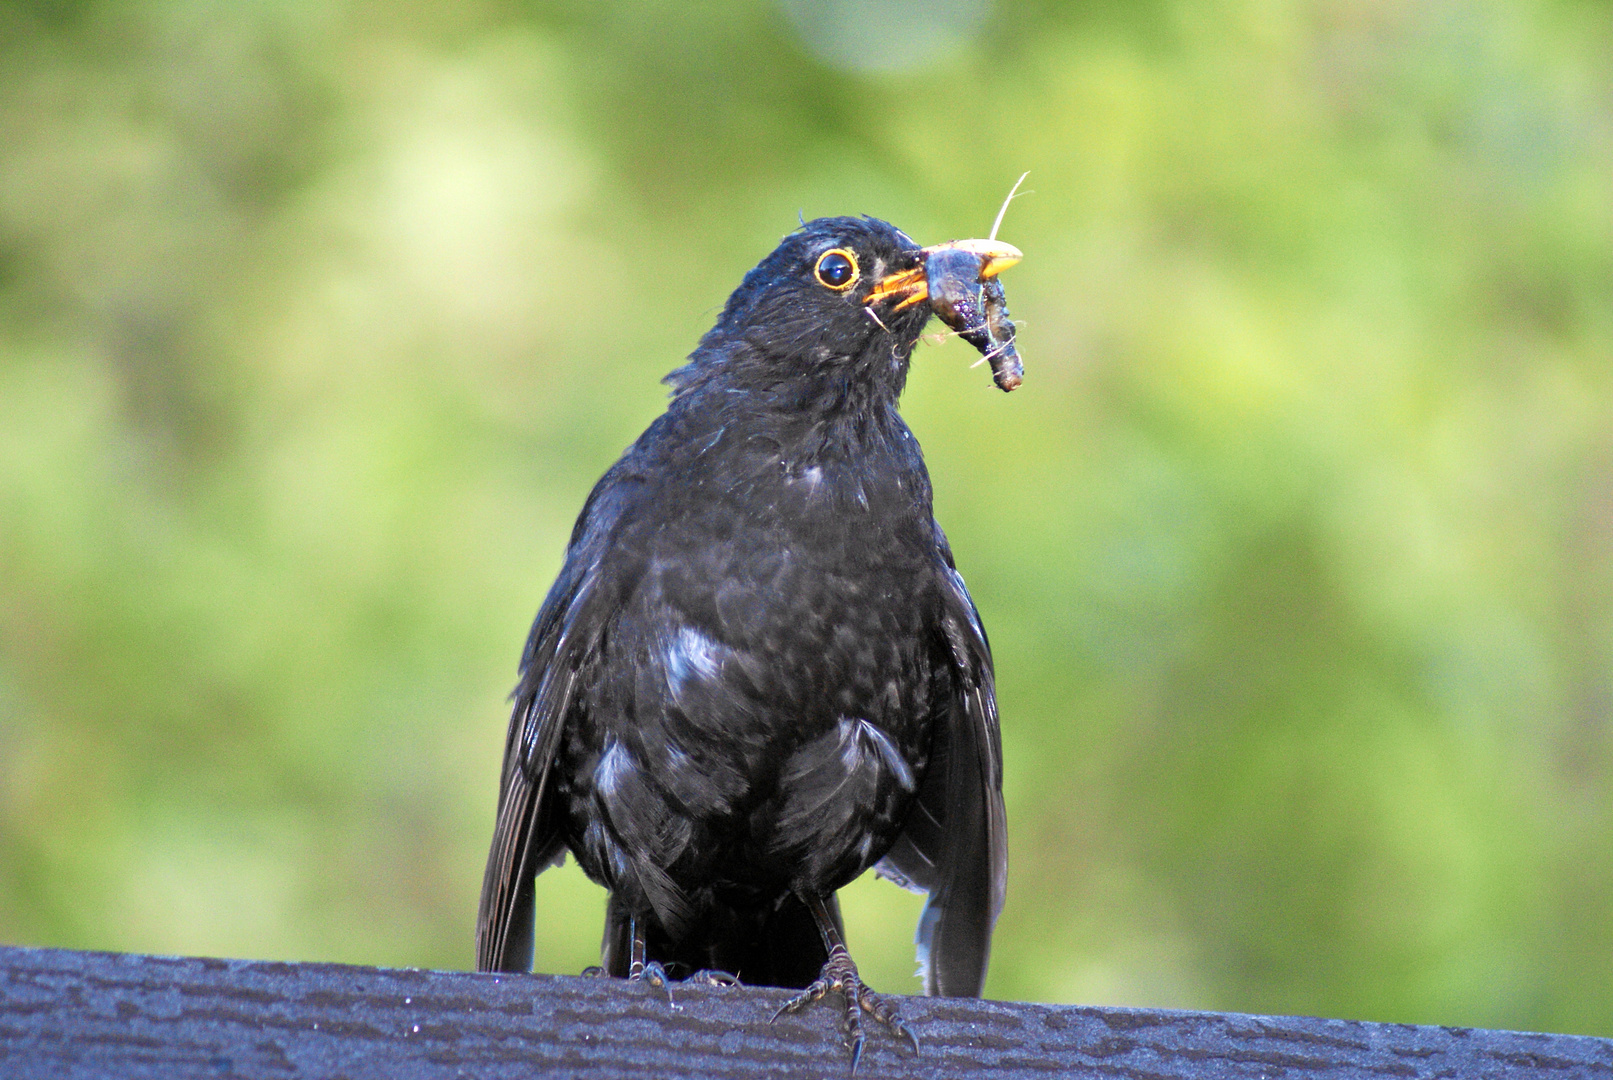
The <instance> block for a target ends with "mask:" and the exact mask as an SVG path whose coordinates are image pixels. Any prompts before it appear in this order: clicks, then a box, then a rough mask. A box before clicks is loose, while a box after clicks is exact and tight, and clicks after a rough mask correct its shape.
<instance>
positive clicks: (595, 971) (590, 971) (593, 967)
mask: <svg viewBox="0 0 1613 1080" xmlns="http://www.w3.org/2000/svg"><path fill="white" fill-rule="evenodd" d="M604 977H605V969H604V968H602V967H600V966H599V965H598V964H589V965H588V966H587V967H585V968H583V969H582V978H584V979H603V978H604Z"/></svg>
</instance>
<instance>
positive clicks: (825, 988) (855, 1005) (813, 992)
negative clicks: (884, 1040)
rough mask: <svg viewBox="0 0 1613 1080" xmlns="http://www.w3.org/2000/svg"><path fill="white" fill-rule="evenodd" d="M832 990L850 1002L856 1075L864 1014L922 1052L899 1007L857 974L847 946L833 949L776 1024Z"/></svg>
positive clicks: (849, 1040) (849, 1034)
mask: <svg viewBox="0 0 1613 1080" xmlns="http://www.w3.org/2000/svg"><path fill="white" fill-rule="evenodd" d="M831 991H832V992H834V993H837V994H839V995H840V996H841V997H842V998H844V999H845V1002H846V1044H847V1045H848V1046H850V1047H851V1071H852V1072H856V1071H857V1062H858V1061H859V1060H861V1059H862V1053H863V1042H864V1036H863V1025H862V1014H863V1013H868V1014H870V1015H871V1016H873V1018H874V1019H875V1020H878V1021H879V1022H880V1023H881V1024H883V1025H884V1026H885V1028H886V1029H887V1030H888V1031H890V1033H891V1034H892V1035H896V1036H898V1037H901V1038H905V1039H907V1040H908V1041H909V1042H911V1043H912V1044H913V1052H914V1053H915V1054H916V1053H918V1051H919V1037H918V1035H916V1034H915V1033H914V1032H913V1029H912V1028H910V1027H908V1026H907V1025H906V1024H905V1023H903V1022H902V1017H901V1014H900V1013H898V1012H897V1011H896V1006H895V1005H892V1004H891V1003H890V1002H888V1001H885V1000H883V999H882V998H881V997H880V996H879V995H878V994H876V993H874V992H873V991H872V990H870V989H868V987H867V985H866V984H865V983H864V982H863V981H862V976H860V975H858V974H857V965H856V964H854V963H853V962H852V960H851V954H850V953H848V952H847V951H846V947H845V946H844V945H836V946H835V947H834V948H833V949H831V950H829V959H828V960H827V961H825V963H824V965H823V970H822V971H821V972H819V973H818V977H817V979H816V980H815V981H814V982H813V983H812V985H811V986H808V987H807V988H806V989H805V990H803V991H801V992H800V993H799V994H797V995H795V997H793V998H791V999H790V1000H789V1001H786V1002H785V1003H784V1005H783V1006H782V1007H781V1008H780V1009H779V1011H778V1012H776V1013H774V1014H773V1019H774V1020H775V1021H776V1020H777V1019H778V1018H779V1017H781V1016H783V1015H784V1014H785V1013H794V1012H800V1011H801V1010H802V1009H804V1008H806V1007H807V1006H808V1005H810V1004H812V1003H813V1002H814V1001H818V1000H820V999H821V998H822V997H823V996H824V995H825V994H828V993H830V992H831Z"/></svg>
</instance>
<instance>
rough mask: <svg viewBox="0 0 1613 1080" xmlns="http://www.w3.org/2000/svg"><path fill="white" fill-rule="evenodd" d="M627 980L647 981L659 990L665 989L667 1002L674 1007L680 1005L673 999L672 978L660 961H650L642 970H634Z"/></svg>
mask: <svg viewBox="0 0 1613 1080" xmlns="http://www.w3.org/2000/svg"><path fill="white" fill-rule="evenodd" d="M627 981H628V982H645V983H648V984H650V985H651V986H653V987H655V988H656V989H657V990H664V991H666V1003H667V1004H668V1005H670V1006H672V1007H673V1008H674V1009H676V1008H678V1007H679V1006H678V1003H677V1002H676V1001H673V1000H672V980H671V979H669V978H667V974H666V968H664V967H662V966H661V964H660V961H658V960H651V961H648V962H647V963H646V964H645V965H644V967H643V969H642V970H638V971H634V972H633V973H632V974H631V975H629V976H628V977H627Z"/></svg>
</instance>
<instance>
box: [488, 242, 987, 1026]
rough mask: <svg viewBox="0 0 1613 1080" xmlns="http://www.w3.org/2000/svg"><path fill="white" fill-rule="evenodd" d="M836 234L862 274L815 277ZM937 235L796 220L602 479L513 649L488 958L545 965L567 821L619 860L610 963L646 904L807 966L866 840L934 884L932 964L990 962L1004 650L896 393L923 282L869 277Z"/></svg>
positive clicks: (786, 968) (592, 863) (493, 963)
mask: <svg viewBox="0 0 1613 1080" xmlns="http://www.w3.org/2000/svg"><path fill="white" fill-rule="evenodd" d="M830 251H839V252H846V253H849V256H850V257H851V260H852V261H853V263H854V266H855V278H854V280H853V282H852V283H851V284H850V285H849V286H844V287H831V286H830V285H827V284H825V283H824V282H823V281H822V280H820V278H819V276H818V275H819V261H820V260H821V259H823V258H824V257H825V253H826V252H830ZM839 258H840V256H839V255H836V256H834V259H836V260H838V259H839ZM923 259H924V253H923V251H922V250H921V249H920V248H919V247H918V245H916V244H915V243H914V242H913V241H912V240H910V239H909V238H908V237H907V236H905V235H904V234H903V233H901V232H900V231H899V230H897V229H895V228H893V227H892V226H890V225H888V224H886V223H884V222H881V221H876V220H873V219H869V218H831V219H820V220H817V221H813V222H811V223H810V224H807V225H805V226H804V227H803V228H802V229H801V230H799V231H798V232H795V233H792V234H790V235H789V236H787V237H786V238H785V239H784V241H783V242H782V243H781V244H780V245H779V247H778V248H777V250H775V251H774V252H773V253H772V254H771V255H769V256H768V257H767V258H766V259H764V260H763V261H762V263H761V264H760V265H759V266H757V267H756V268H755V269H754V270H752V271H751V272H750V273H749V274H747V275H746V277H745V280H744V282H743V283H742V284H741V285H740V287H739V288H738V289H737V290H736V291H735V292H734V294H733V296H732V297H731V298H730V299H729V301H728V303H727V305H726V306H725V307H724V309H723V312H722V314H721V316H720V317H719V318H718V320H717V324H716V325H715V326H714V327H713V328H712V329H711V331H710V332H709V333H707V334H706V335H705V337H704V338H703V339H702V340H701V342H700V346H699V348H698V349H697V350H696V351H695V352H694V354H693V355H692V356H691V357H690V359H689V362H688V363H687V364H686V365H685V366H684V367H682V368H680V369H678V370H677V371H675V372H673V373H672V374H671V375H670V376H668V382H669V383H670V384H671V386H672V388H673V396H672V400H671V403H670V404H669V405H668V408H667V411H666V412H665V413H664V414H663V415H662V416H661V417H659V418H658V419H657V420H656V421H655V422H654V423H652V424H651V425H650V427H649V428H648V429H647V430H646V431H645V432H644V434H643V435H642V436H641V437H640V438H639V439H638V441H637V442H636V443H634V445H633V446H632V447H630V448H629V449H628V451H627V452H626V453H625V454H624V455H623V456H622V458H621V460H620V461H618V462H617V463H616V464H615V465H614V466H613V467H612V468H611V469H610V470H609V471H608V472H607V473H606V474H605V476H604V477H603V478H602V479H601V480H600V481H599V483H598V485H597V486H596V487H595V488H594V490H593V492H592V494H591V495H590V496H589V497H588V500H587V502H586V504H585V505H584V507H583V510H582V513H581V515H580V517H579V518H578V520H577V525H576V528H575V530H574V531H573V533H572V537H571V542H570V545H569V547H568V548H567V551H566V558H565V563H564V565H563V567H562V569H561V571H560V574H559V577H558V578H557V580H556V581H555V583H554V585H553V587H552V588H551V589H550V591H549V595H548V598H547V599H546V600H545V601H544V604H543V607H542V610H541V611H540V612H539V613H538V617H537V620H536V622H535V623H534V625H533V628H532V633H531V637H530V639H529V640H528V642H527V647H526V651H525V654H524V655H523V657H522V662H521V680H520V683H519V685H518V687H517V689H516V692H515V708H514V713H513V715H512V717H511V721H510V728H509V734H508V738H507V742H506V746H505V756H504V770H503V778H502V784H501V788H500V795H499V812H498V821H497V826H496V829H495V832H494V837H493V845H492V851H491V853H490V855H489V859H488V866H487V874H486V878H485V880H484V883H483V889H482V905H481V911H480V915H479V919H478V926H477V966H478V967H479V968H480V969H482V970H502V971H519V970H525V969H526V968H527V967H528V966H529V964H530V953H531V942H532V920H533V917H534V913H533V909H532V878H533V875H534V874H535V873H536V872H538V871H541V870H542V869H543V868H545V867H547V866H550V865H553V864H554V863H556V862H558V861H559V859H560V858H562V857H563V855H564V853H565V852H566V851H568V850H569V851H570V852H571V853H572V854H573V856H574V857H575V858H576V859H577V860H578V862H579V863H580V864H581V866H582V867H583V869H584V870H585V871H586V872H587V873H588V875H589V876H590V877H591V878H593V879H594V880H595V881H598V882H600V883H601V884H603V885H605V887H606V888H608V889H609V890H610V894H611V898H610V903H609V910H608V912H607V918H606V929H605V943H604V963H605V967H606V970H607V971H608V972H609V973H611V974H615V975H625V974H627V972H628V965H629V952H630V949H631V945H632V935H633V928H634V926H635V924H636V925H637V926H638V928H639V929H640V931H641V932H642V934H643V937H644V941H645V945H646V950H647V956H648V958H649V959H651V960H655V961H659V962H661V963H663V964H669V965H670V964H677V965H682V966H683V967H685V968H687V969H691V970H692V969H697V968H718V969H723V970H727V971H731V972H733V973H735V974H737V975H738V976H739V977H740V978H741V979H742V980H744V981H746V982H749V983H754V984H770V985H780V986H793V987H801V986H805V985H807V984H808V983H809V982H811V981H812V980H813V979H814V978H815V977H816V976H817V974H818V972H819V969H820V967H822V965H823V964H824V962H825V960H826V958H827V956H828V950H827V946H826V943H825V935H824V934H822V933H820V932H819V931H820V928H819V927H818V926H817V925H815V924H814V921H813V918H812V916H811V915H810V914H809V912H808V909H807V906H806V904H807V903H808V902H810V900H811V898H814V897H816V898H819V899H821V900H823V901H825V903H826V904H827V911H828V914H829V917H830V918H831V919H832V920H833V921H834V922H835V923H838V911H837V909H835V908H834V906H833V897H834V892H835V890H836V889H838V888H840V887H842V886H843V885H845V884H846V883H848V882H849V881H851V880H852V879H853V878H855V877H856V876H857V875H859V874H861V873H862V872H863V871H865V870H867V869H868V868H870V867H874V866H876V865H877V867H878V868H879V870H880V872H882V873H883V874H885V875H886V876H888V877H891V878H893V879H895V880H897V881H898V882H899V883H901V884H903V885H906V886H907V887H910V888H914V889H918V890H922V891H925V892H927V893H928V894H929V902H928V904H927V905H926V907H925V912H924V915H923V917H922V919H921V922H920V926H919V932H918V939H919V953H920V960H921V963H922V965H923V967H924V983H925V988H926V990H927V992H929V993H931V994H948V995H977V994H978V993H979V992H980V988H981V985H982V983H983V980H984V977H985V970H986V961H987V956H988V953H989V945H990V938H991V929H992V924H993V922H994V921H995V919H996V915H997V912H998V910H999V909H1000V908H1001V905H1002V898H1003V883H1004V877H1005V872H1006V844H1005V837H1004V816H1003V805H1002V794H1001V783H1002V779H1001V760H1000V753H1001V751H1000V743H999V736H998V728H997V712H996V703H995V698H994V691H993V679H992V662H991V653H990V649H989V646H988V645H987V642H986V636H985V633H984V631H983V630H982V628H981V625H980V620H979V617H978V615H977V613H976V611H975V608H974V605H973V603H972V602H971V601H970V599H969V595H968V593H967V591H966V590H965V588H964V585H963V580H962V578H961V577H959V575H958V573H957V571H956V570H955V568H954V566H953V560H952V554H951V551H950V550H949V548H948V546H947V542H946V538H945V536H944V535H943V534H942V532H941V529H940V528H939V526H938V525H937V524H936V523H935V520H934V518H933V516H932V511H931V489H930V480H929V476H928V474H927V472H926V470H925V467H924V461H923V457H922V455H921V454H920V451H919V446H918V443H917V441H916V440H915V439H914V438H913V436H912V434H911V433H910V432H909V431H908V429H907V426H906V425H905V424H904V423H903V421H902V419H901V418H900V416H899V415H898V414H897V409H896V404H897V399H898V397H899V395H900V394H901V391H902V388H903V385H904V383H905V381H906V378H907V370H908V361H909V357H910V354H911V352H912V349H913V346H914V344H915V343H916V341H917V339H918V336H919V333H920V331H921V329H922V328H923V326H924V324H925V322H926V321H927V320H928V318H929V317H930V308H929V306H928V305H926V304H922V303H917V304H910V305H895V304H890V303H887V304H885V305H883V306H881V307H877V308H876V307H873V306H865V301H867V300H868V296H869V292H870V290H871V289H872V288H873V287H874V285H875V284H876V283H877V282H879V281H880V280H881V279H890V277H891V275H895V274H899V273H902V272H910V271H914V270H915V269H922V266H923ZM826 266H828V267H829V268H830V269H832V270H833V271H835V274H834V277H835V278H840V277H843V276H844V273H843V271H844V267H843V266H841V265H840V264H839V263H838V262H835V261H831V262H830V263H829V264H826ZM835 286H838V280H836V281H835ZM870 303H871V302H870Z"/></svg>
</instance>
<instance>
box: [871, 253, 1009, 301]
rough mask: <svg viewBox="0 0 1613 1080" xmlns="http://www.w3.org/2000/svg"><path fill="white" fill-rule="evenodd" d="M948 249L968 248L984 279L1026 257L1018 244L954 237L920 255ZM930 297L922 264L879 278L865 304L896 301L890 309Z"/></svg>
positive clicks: (981, 278) (927, 255)
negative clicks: (975, 259) (978, 261)
mask: <svg viewBox="0 0 1613 1080" xmlns="http://www.w3.org/2000/svg"><path fill="white" fill-rule="evenodd" d="M945 250H955V251H966V252H968V253H969V254H970V255H973V256H975V257H976V258H977V259H979V260H980V280H981V281H989V280H991V279H992V278H994V277H996V276H997V275H998V274H1000V273H1002V272H1003V271H1004V270H1007V269H1008V268H1009V267H1010V266H1013V265H1014V264H1015V263H1017V262H1019V261H1020V260H1021V259H1023V258H1024V257H1025V255H1024V253H1023V252H1021V251H1020V250H1019V249H1018V248H1017V247H1014V245H1012V244H1005V243H1003V242H1002V241H1001V240H952V241H950V242H948V243H945V244H936V245H935V246H934V247H927V248H925V249H924V250H923V251H922V252H920V254H921V255H922V256H923V257H924V259H925V260H928V259H929V257H930V256H931V255H933V254H935V253H936V252H938V251H945ZM929 296H930V285H929V282H928V281H927V280H926V279H925V276H924V264H923V263H920V264H919V265H918V266H917V267H915V268H914V269H912V270H902V271H899V272H898V273H895V274H888V275H886V276H885V277H882V278H880V279H879V280H878V281H877V282H875V283H874V287H873V288H872V289H870V290H869V292H868V298H867V299H866V300H864V301H863V303H864V304H865V305H866V306H868V307H873V306H874V305H876V304H881V303H884V302H885V301H886V300H895V301H896V306H895V307H894V308H892V309H891V310H892V311H900V310H902V309H903V308H905V307H912V306H913V305H914V304H920V303H923V302H924V301H925V300H927V299H929Z"/></svg>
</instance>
